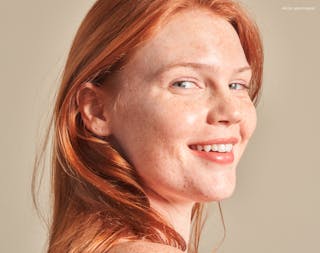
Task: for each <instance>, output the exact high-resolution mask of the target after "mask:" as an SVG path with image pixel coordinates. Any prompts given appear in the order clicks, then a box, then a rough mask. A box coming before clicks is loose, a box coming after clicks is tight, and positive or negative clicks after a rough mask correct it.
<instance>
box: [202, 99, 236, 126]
mask: <svg viewBox="0 0 320 253" xmlns="http://www.w3.org/2000/svg"><path fill="white" fill-rule="evenodd" d="M212 100H214V101H212V102H211V106H210V110H209V112H208V116H207V122H208V124H221V125H226V126H229V125H232V124H237V123H239V122H240V121H241V119H242V112H241V105H240V103H239V101H238V100H237V99H236V98H235V97H231V96H227V95H225V96H218V97H214V98H213V99H212Z"/></svg>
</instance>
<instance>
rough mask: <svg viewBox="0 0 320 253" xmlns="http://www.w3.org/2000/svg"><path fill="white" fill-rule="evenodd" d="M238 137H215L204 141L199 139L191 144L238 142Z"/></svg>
mask: <svg viewBox="0 0 320 253" xmlns="http://www.w3.org/2000/svg"><path fill="white" fill-rule="evenodd" d="M238 141H239V140H238V138H236V137H230V138H215V139H210V140H206V141H199V142H194V143H192V144H190V146H191V145H212V144H233V145H235V144H237V143H238Z"/></svg>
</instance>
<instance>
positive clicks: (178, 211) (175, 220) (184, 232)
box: [147, 193, 194, 252]
mask: <svg viewBox="0 0 320 253" xmlns="http://www.w3.org/2000/svg"><path fill="white" fill-rule="evenodd" d="M147 195H148V198H149V200H150V204H151V207H152V208H153V209H155V210H156V211H157V212H159V213H160V214H161V215H162V217H163V218H165V219H166V220H167V221H168V222H169V223H170V224H171V225H172V226H173V228H174V230H175V231H176V232H177V233H179V234H180V235H181V236H182V237H183V239H184V240H185V242H186V245H187V247H188V243H189V237H190V228H191V212H192V207H193V204H194V202H191V201H189V202H183V201H169V200H167V199H163V198H162V197H160V196H159V195H155V194H152V193H149V194H147ZM187 250H188V248H187V249H186V250H185V252H187Z"/></svg>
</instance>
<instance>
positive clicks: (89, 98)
mask: <svg viewBox="0 0 320 253" xmlns="http://www.w3.org/2000/svg"><path fill="white" fill-rule="evenodd" d="M76 101H77V106H78V110H79V112H80V114H81V118H82V121H83V123H84V125H85V126H86V128H87V129H88V130H90V131H91V132H92V133H94V134H95V135H98V136H108V135H110V126H109V123H110V119H109V117H108V111H107V103H108V101H107V98H106V94H105V91H104V90H103V88H102V87H98V86H96V85H94V84H93V83H89V82H88V83H84V84H83V85H82V86H81V87H80V88H79V90H78V92H77V94H76Z"/></svg>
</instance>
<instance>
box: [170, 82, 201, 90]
mask: <svg viewBox="0 0 320 253" xmlns="http://www.w3.org/2000/svg"><path fill="white" fill-rule="evenodd" d="M183 83H191V84H193V86H197V85H196V84H195V83H194V82H192V81H187V80H182V81H177V82H174V83H173V84H172V86H173V87H177V88H185V87H181V86H175V84H183ZM186 89H190V88H186Z"/></svg>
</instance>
